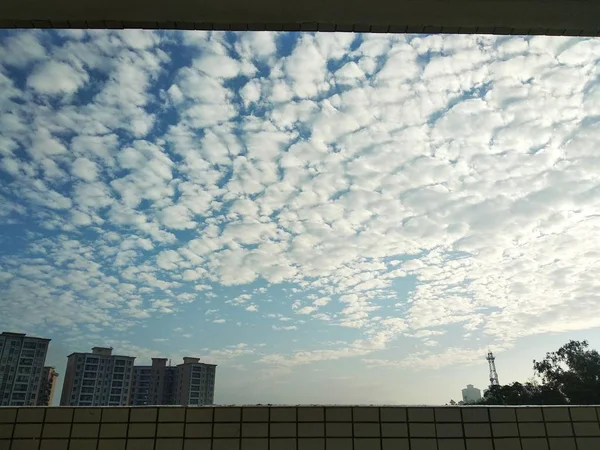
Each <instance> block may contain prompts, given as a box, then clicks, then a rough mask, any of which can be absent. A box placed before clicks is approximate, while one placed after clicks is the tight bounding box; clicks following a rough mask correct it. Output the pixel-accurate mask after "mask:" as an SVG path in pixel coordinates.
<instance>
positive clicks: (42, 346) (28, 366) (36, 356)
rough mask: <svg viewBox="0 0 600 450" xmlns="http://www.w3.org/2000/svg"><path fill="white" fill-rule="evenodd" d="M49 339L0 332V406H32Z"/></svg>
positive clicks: (37, 389) (34, 401)
mask: <svg viewBox="0 0 600 450" xmlns="http://www.w3.org/2000/svg"><path fill="white" fill-rule="evenodd" d="M49 342H50V339H45V338H39V337H32V336H27V335H25V334H23V333H8V332H3V333H2V334H0V406H35V405H36V404H37V396H38V395H39V387H40V382H41V378H42V372H43V370H44V363H45V361H46V354H47V353H48V344H49Z"/></svg>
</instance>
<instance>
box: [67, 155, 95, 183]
mask: <svg viewBox="0 0 600 450" xmlns="http://www.w3.org/2000/svg"><path fill="white" fill-rule="evenodd" d="M71 172H72V173H73V175H75V176H77V177H79V178H81V179H82V180H85V181H94V180H95V179H96V178H97V177H98V168H97V166H96V164H95V163H94V162H93V161H90V160H89V159H87V158H77V159H76V160H75V161H74V162H73V167H72V169H71Z"/></svg>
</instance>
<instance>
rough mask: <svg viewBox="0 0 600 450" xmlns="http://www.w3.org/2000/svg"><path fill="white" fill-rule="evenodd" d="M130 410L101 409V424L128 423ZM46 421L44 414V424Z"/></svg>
mask: <svg viewBox="0 0 600 450" xmlns="http://www.w3.org/2000/svg"><path fill="white" fill-rule="evenodd" d="M130 410H131V408H121V407H114V408H102V422H117V423H123V422H129V411H130ZM47 421H48V413H46V422H47Z"/></svg>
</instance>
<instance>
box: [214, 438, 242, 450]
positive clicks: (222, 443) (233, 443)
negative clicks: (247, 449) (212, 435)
mask: <svg viewBox="0 0 600 450" xmlns="http://www.w3.org/2000/svg"><path fill="white" fill-rule="evenodd" d="M239 448H240V440H239V439H213V446H212V450H239Z"/></svg>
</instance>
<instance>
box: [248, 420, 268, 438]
mask: <svg viewBox="0 0 600 450" xmlns="http://www.w3.org/2000/svg"><path fill="white" fill-rule="evenodd" d="M242 437H269V424H268V423H243V424H242Z"/></svg>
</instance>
